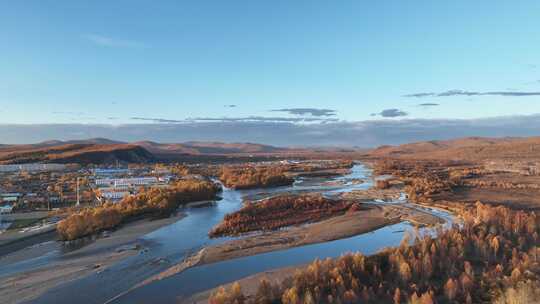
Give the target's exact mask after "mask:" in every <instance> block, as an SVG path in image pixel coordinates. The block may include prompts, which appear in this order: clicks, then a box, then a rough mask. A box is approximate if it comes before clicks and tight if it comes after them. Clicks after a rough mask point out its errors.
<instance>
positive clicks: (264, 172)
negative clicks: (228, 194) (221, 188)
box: [219, 166, 294, 189]
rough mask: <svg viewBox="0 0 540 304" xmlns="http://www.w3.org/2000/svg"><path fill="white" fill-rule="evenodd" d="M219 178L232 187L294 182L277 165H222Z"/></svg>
mask: <svg viewBox="0 0 540 304" xmlns="http://www.w3.org/2000/svg"><path fill="white" fill-rule="evenodd" d="M219 179H220V180H221V182H222V183H223V184H224V185H225V186H227V187H229V188H233V189H250V188H266V187H277V186H286V185H290V184H292V183H293V182H294V179H293V178H291V177H289V176H287V175H286V174H285V169H284V168H281V167H279V166H269V167H262V166H257V167H253V166H224V167H223V168H222V169H221V174H220V176H219Z"/></svg>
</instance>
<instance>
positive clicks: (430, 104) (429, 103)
mask: <svg viewBox="0 0 540 304" xmlns="http://www.w3.org/2000/svg"><path fill="white" fill-rule="evenodd" d="M438 105H439V104H438V103H433V102H426V103H421V104H419V106H421V107H436V106H438Z"/></svg>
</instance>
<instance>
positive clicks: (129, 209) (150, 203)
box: [56, 179, 221, 240]
mask: <svg viewBox="0 0 540 304" xmlns="http://www.w3.org/2000/svg"><path fill="white" fill-rule="evenodd" d="M220 190H221V187H220V186H219V185H218V184H216V183H213V182H210V181H205V180H195V179H193V180H180V181H178V182H176V183H174V184H172V185H170V186H169V187H166V188H157V187H156V188H149V189H146V190H144V191H141V192H139V193H138V194H136V195H134V196H128V197H125V198H124V199H123V200H122V201H120V202H119V203H116V204H111V203H107V204H104V205H102V206H99V207H95V208H86V209H83V210H82V211H78V212H76V213H73V214H71V215H69V216H68V217H67V218H65V219H64V220H62V221H60V222H59V223H58V225H57V228H56V229H57V231H58V234H59V235H60V238H61V239H62V240H74V239H77V238H80V237H83V236H87V235H90V234H94V233H96V232H99V231H101V230H105V229H110V228H113V227H116V226H118V225H119V224H121V223H122V222H125V221H128V220H130V219H132V218H136V217H139V216H142V215H152V216H166V215H169V214H170V213H172V212H173V211H174V210H176V209H177V208H178V207H179V206H180V205H182V204H186V203H189V202H194V201H202V200H211V199H215V198H216V194H217V193H218V192H219V191H220Z"/></svg>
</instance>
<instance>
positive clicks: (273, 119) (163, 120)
mask: <svg viewBox="0 0 540 304" xmlns="http://www.w3.org/2000/svg"><path fill="white" fill-rule="evenodd" d="M130 119H131V120H139V121H148V122H152V123H169V124H181V123H194V122H288V123H306V122H319V123H327V122H336V121H338V119H337V118H318V117H266V116H246V117H193V118H186V119H179V120H177V119H166V118H155V117H131V118H130Z"/></svg>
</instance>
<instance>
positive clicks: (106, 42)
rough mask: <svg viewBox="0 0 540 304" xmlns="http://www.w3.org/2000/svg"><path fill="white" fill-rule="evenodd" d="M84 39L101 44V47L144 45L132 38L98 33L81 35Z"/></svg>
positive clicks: (139, 46) (141, 46) (134, 46)
mask: <svg viewBox="0 0 540 304" xmlns="http://www.w3.org/2000/svg"><path fill="white" fill-rule="evenodd" d="M83 37H84V38H85V39H86V40H88V41H90V42H92V43H93V44H96V45H99V46H103V47H112V48H143V47H146V45H145V44H144V43H141V42H139V41H134V40H127V39H120V38H113V37H109V36H104V35H98V34H88V35H84V36H83Z"/></svg>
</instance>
